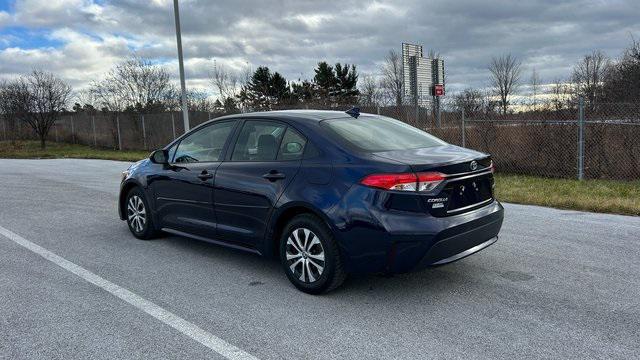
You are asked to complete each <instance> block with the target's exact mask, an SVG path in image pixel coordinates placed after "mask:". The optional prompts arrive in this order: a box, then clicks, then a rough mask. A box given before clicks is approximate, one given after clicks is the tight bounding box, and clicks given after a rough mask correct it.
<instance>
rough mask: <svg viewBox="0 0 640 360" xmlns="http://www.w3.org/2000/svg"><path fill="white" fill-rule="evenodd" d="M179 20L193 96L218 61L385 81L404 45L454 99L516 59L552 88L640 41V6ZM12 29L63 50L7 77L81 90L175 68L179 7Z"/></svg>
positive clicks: (103, 10)
mask: <svg viewBox="0 0 640 360" xmlns="http://www.w3.org/2000/svg"><path fill="white" fill-rule="evenodd" d="M181 13H182V14H181V15H182V23H183V41H184V50H185V56H186V58H187V60H188V61H187V75H188V77H189V79H190V83H191V84H192V85H194V86H202V84H206V81H205V80H206V77H207V74H208V73H209V70H210V68H211V67H212V66H213V59H216V61H217V62H219V63H222V64H225V65H228V66H230V67H232V68H240V67H242V66H244V64H245V63H249V64H250V65H251V66H252V67H254V68H255V67H256V66H258V65H268V66H269V67H270V68H272V69H274V70H276V71H279V72H281V73H283V74H284V75H285V76H286V77H287V78H289V79H298V78H310V77H312V69H313V66H314V65H315V63H316V62H318V61H319V60H327V61H329V62H337V61H341V62H348V63H354V64H357V65H358V67H359V69H360V71H361V72H368V73H374V74H375V73H377V72H378V67H379V64H380V62H381V61H382V59H383V57H384V55H385V53H386V52H387V51H388V50H389V49H392V48H394V49H399V48H400V44H401V43H402V42H403V41H406V42H415V43H420V44H423V45H424V46H425V47H426V48H428V49H434V50H436V51H438V52H439V53H441V54H442V56H443V57H444V58H445V61H446V67H447V76H448V77H447V79H448V82H449V89H450V90H456V89H462V88H464V87H467V86H474V87H481V86H486V85H487V83H488V81H487V80H488V72H487V70H486V67H487V64H488V62H489V61H490V59H491V57H492V56H495V55H498V54H503V53H507V52H510V53H513V54H514V55H516V56H517V57H519V58H521V59H522V60H523V63H524V65H525V67H526V68H527V70H530V69H531V68H533V67H536V69H537V70H538V71H539V73H540V75H541V76H542V78H543V81H545V82H551V81H553V80H555V79H556V78H565V77H566V76H567V75H568V73H569V71H570V69H571V67H572V65H573V64H574V63H575V62H576V61H577V60H578V59H579V58H580V57H581V56H582V55H584V54H585V53H587V52H590V51H591V50H593V49H602V50H604V51H605V52H606V53H608V54H609V55H610V56H613V57H614V56H617V55H618V54H619V53H620V52H621V50H622V49H623V48H624V47H625V46H626V45H627V44H628V43H629V41H630V37H631V35H632V34H635V35H636V36H638V35H640V22H638V21H637V19H638V18H640V4H638V2H637V1H632V0H629V1H622V0H610V1H596V0H593V1H587V0H571V1H562V2H558V1H550V0H535V1H518V2H516V1H505V0H494V1H484V2H478V1H470V0H462V1H420V0H407V1H402V2H398V1H359V0H347V1H344V0H343V1H336V0H327V1H323V2H318V1H301V0H297V1H295V0H277V1H269V2H266V1H256V0H246V1H237V0H236V1H205V0H190V1H187V0H185V1H181ZM3 24H4V25H3ZM7 24H13V25H18V26H23V27H27V28H30V29H46V30H49V31H51V34H52V36H53V37H56V39H58V40H59V41H62V43H63V45H62V46H61V47H59V48H46V47H45V48H39V49H30V50H25V49H16V48H15V47H13V48H12V47H11V46H10V45H9V47H8V48H6V49H5V50H0V74H1V75H2V76H10V75H12V74H15V73H19V72H21V71H28V70H29V69H30V68H31V67H42V68H45V69H51V70H53V71H57V72H60V73H61V74H63V76H65V78H67V79H69V80H70V81H72V82H73V83H74V85H77V86H82V84H86V83H87V82H88V81H89V80H91V78H94V77H95V76H98V74H99V73H100V72H102V71H106V70H108V68H109V67H110V66H112V64H113V63H114V62H116V61H118V60H119V59H121V58H122V57H123V56H126V54H127V52H128V51H130V50H134V51H136V52H137V53H138V54H140V55H142V56H148V57H151V58H157V59H159V60H160V61H164V62H167V64H168V66H170V67H171V69H173V68H175V67H176V66H175V61H174V58H175V53H176V50H175V34H174V27H173V26H174V24H173V5H172V1H170V0H149V1H135V0H123V1H101V2H98V3H94V2H92V1H90V0H67V1H66V3H65V2H63V1H47V0H17V1H16V2H15V4H14V6H13V8H12V10H11V11H10V12H9V13H8V14H7V15H3V14H2V13H0V44H2V41H4V42H5V43H7V42H10V41H11V40H10V37H8V36H4V37H3V36H2V26H8V25H7ZM87 34H88V35H87ZM3 39H4V40H3Z"/></svg>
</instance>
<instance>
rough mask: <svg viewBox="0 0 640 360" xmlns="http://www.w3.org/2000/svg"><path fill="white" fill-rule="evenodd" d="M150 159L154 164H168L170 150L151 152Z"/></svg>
mask: <svg viewBox="0 0 640 360" xmlns="http://www.w3.org/2000/svg"><path fill="white" fill-rule="evenodd" d="M149 159H150V160H151V162H152V163H154V164H160V165H167V164H169V152H168V151H167V150H163V149H160V150H156V151H154V152H152V153H151V156H149Z"/></svg>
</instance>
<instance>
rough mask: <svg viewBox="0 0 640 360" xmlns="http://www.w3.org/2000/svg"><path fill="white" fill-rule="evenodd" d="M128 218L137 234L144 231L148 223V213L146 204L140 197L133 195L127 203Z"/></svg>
mask: <svg viewBox="0 0 640 360" xmlns="http://www.w3.org/2000/svg"><path fill="white" fill-rule="evenodd" d="M127 218H128V219H129V224H130V225H131V228H132V229H133V230H135V232H136V233H141V232H143V231H144V227H145V225H146V223H147V212H146V209H145V208H144V202H143V201H142V199H141V198H140V196H138V195H133V196H131V197H130V198H129V202H128V203H127Z"/></svg>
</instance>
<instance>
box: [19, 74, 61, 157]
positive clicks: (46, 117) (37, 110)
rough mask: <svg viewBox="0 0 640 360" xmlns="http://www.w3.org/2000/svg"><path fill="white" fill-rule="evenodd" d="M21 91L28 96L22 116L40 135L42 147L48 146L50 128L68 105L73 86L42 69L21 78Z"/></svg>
mask: <svg viewBox="0 0 640 360" xmlns="http://www.w3.org/2000/svg"><path fill="white" fill-rule="evenodd" d="M18 81H19V85H17V86H18V87H19V89H20V90H19V91H20V92H21V93H22V94H23V95H24V96H25V97H26V99H24V100H26V104H27V106H26V110H27V111H26V112H25V113H23V114H21V116H20V118H21V120H23V121H24V122H26V123H27V124H29V126H31V128H32V129H33V131H34V132H35V133H36V135H38V138H39V139H40V148H42V149H44V148H45V146H46V140H47V135H48V134H49V130H51V127H52V126H53V125H54V124H55V122H56V120H58V118H59V117H60V112H62V111H63V110H64V108H65V106H66V105H67V101H68V100H69V96H70V94H71V86H69V85H68V84H67V83H66V82H64V81H63V80H62V79H60V78H58V77H56V76H55V75H53V74H51V73H48V72H44V71H41V70H34V71H33V72H32V73H31V74H29V75H26V76H23V77H21V78H20V80H18Z"/></svg>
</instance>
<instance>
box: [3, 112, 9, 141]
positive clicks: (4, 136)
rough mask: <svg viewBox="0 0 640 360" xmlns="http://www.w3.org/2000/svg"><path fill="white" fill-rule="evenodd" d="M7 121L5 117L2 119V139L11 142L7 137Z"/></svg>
mask: <svg viewBox="0 0 640 360" xmlns="http://www.w3.org/2000/svg"><path fill="white" fill-rule="evenodd" d="M6 122H7V119H5V118H4V116H3V117H2V139H3V140H9V137H8V136H7V124H6Z"/></svg>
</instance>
